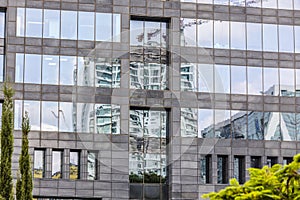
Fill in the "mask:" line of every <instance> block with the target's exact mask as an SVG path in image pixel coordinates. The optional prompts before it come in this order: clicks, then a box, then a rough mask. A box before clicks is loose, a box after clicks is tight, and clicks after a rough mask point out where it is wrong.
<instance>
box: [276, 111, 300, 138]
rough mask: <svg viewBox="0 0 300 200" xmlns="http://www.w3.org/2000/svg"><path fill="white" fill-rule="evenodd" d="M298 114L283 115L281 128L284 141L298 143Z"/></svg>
mask: <svg viewBox="0 0 300 200" xmlns="http://www.w3.org/2000/svg"><path fill="white" fill-rule="evenodd" d="M296 125H297V121H296V114H295V113H281V119H280V128H281V134H282V140H283V141H296V140H297V138H296Z"/></svg>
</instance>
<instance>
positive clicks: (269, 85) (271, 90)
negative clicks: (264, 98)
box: [264, 68, 279, 96]
mask: <svg viewBox="0 0 300 200" xmlns="http://www.w3.org/2000/svg"><path fill="white" fill-rule="evenodd" d="M278 84H279V82H278V69H275V68H264V93H265V95H274V96H277V95H278V92H279V88H278Z"/></svg>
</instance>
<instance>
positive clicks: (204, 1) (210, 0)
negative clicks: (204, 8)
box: [197, 0, 212, 4]
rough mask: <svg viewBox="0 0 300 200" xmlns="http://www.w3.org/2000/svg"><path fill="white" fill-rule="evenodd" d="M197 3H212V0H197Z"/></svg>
mask: <svg viewBox="0 0 300 200" xmlns="http://www.w3.org/2000/svg"><path fill="white" fill-rule="evenodd" d="M197 2H198V3H207V4H212V0H198V1H197Z"/></svg>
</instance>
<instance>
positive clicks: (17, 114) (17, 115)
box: [1, 100, 32, 130]
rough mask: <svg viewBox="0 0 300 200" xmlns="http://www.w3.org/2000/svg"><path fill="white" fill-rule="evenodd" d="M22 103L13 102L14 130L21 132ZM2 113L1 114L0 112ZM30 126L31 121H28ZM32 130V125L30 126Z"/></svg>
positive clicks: (20, 101) (19, 101) (18, 101)
mask: <svg viewBox="0 0 300 200" xmlns="http://www.w3.org/2000/svg"><path fill="white" fill-rule="evenodd" d="M22 103H23V101H22V100H15V104H14V106H15V109H14V129H15V130H21V128H22V116H23V112H22V111H23V104H22ZM1 113H2V112H1ZM30 124H31V121H30ZM31 130H32V125H31Z"/></svg>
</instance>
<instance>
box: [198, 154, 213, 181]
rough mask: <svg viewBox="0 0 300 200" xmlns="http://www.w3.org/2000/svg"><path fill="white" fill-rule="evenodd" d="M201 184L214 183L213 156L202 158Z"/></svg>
mask: <svg viewBox="0 0 300 200" xmlns="http://www.w3.org/2000/svg"><path fill="white" fill-rule="evenodd" d="M200 182H201V183H202V184H205V183H206V184H207V183H211V182H212V159H211V155H206V156H202V157H201V158H200Z"/></svg>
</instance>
